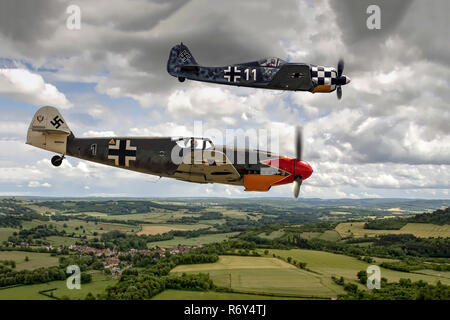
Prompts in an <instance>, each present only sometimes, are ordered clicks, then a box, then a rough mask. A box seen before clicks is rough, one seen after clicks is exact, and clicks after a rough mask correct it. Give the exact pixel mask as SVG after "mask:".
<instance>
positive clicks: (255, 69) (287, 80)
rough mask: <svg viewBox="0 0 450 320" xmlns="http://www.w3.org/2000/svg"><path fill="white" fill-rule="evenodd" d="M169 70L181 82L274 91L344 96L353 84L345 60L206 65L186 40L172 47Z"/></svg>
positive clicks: (263, 61)
mask: <svg viewBox="0 0 450 320" xmlns="http://www.w3.org/2000/svg"><path fill="white" fill-rule="evenodd" d="M167 71H168V72H169V74H170V75H172V76H174V77H177V78H178V80H179V81H180V82H183V81H185V80H186V79H190V80H196V81H204V82H213V83H218V84H227V85H234V86H242V87H253V88H263V89H274V90H291V91H309V92H312V93H316V92H333V91H335V90H336V93H337V97H338V99H341V97H342V89H341V86H342V85H346V84H348V83H350V78H349V77H348V76H346V75H344V74H343V71H344V61H343V60H342V59H341V60H339V63H338V66H337V70H336V69H335V68H333V67H325V66H316V65H313V64H308V63H289V62H286V61H284V60H282V59H280V58H265V59H261V60H258V61H252V62H246V63H238V64H232V65H229V66H225V67H204V66H200V65H199V64H198V63H197V61H195V59H194V56H193V55H192V53H191V52H190V51H189V49H188V47H187V46H185V45H184V44H183V43H181V44H178V45H176V46H174V47H173V48H172V49H171V50H170V55H169V60H168V61H167Z"/></svg>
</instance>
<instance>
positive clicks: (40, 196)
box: [0, 195, 450, 202]
mask: <svg viewBox="0 0 450 320" xmlns="http://www.w3.org/2000/svg"><path fill="white" fill-rule="evenodd" d="M11 198H17V199H32V198H40V199H144V200H147V199H149V200H150V199H174V200H176V199H206V200H208V199H221V200H292V201H295V202H301V201H302V199H303V200H307V201H311V200H326V201H341V200H342V201H363V200H391V201H395V200H403V201H404V200H407V201H415V200H421V201H449V202H450V198H402V197H375V198H320V197H305V198H299V199H297V200H296V199H293V198H292V197H281V196H280V197H265V196H261V197H231V196H230V197H226V196H223V197H220V196H204V197H189V196H166V197H162V196H153V197H152V196H149V197H139V196H42V195H37V196H33V195H32V196H28V195H0V199H2V200H3V199H11Z"/></svg>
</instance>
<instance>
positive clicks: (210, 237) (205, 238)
mask: <svg viewBox="0 0 450 320" xmlns="http://www.w3.org/2000/svg"><path fill="white" fill-rule="evenodd" d="M238 233H239V232H230V233H217V234H205V235H200V236H199V237H196V238H185V237H174V238H173V239H171V240H164V241H155V242H150V243H148V244H147V246H148V247H149V248H153V247H156V246H159V247H161V248H168V247H174V246H177V245H179V244H181V245H196V244H207V243H213V242H221V241H223V240H227V239H229V238H230V237H234V236H235V235H237V234H238Z"/></svg>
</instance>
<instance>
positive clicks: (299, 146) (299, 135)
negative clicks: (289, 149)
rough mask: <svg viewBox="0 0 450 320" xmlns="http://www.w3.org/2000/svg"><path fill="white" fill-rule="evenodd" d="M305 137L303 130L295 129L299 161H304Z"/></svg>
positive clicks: (296, 151)
mask: <svg viewBox="0 0 450 320" xmlns="http://www.w3.org/2000/svg"><path fill="white" fill-rule="evenodd" d="M302 140H303V137H302V128H301V127H299V126H297V127H296V128H295V158H296V159H297V160H302V145H303V141H302Z"/></svg>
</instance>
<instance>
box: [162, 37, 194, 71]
mask: <svg viewBox="0 0 450 320" xmlns="http://www.w3.org/2000/svg"><path fill="white" fill-rule="evenodd" d="M196 65H198V63H197V61H195V58H194V56H193V55H192V53H191V52H190V51H189V48H188V47H187V46H185V45H184V44H183V42H182V43H181V44H177V45H176V46H174V47H172V49H171V50H170V54H169V60H168V61H167V72H169V73H170V74H171V75H173V76H177V75H178V73H179V72H180V70H181V67H183V66H196Z"/></svg>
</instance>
